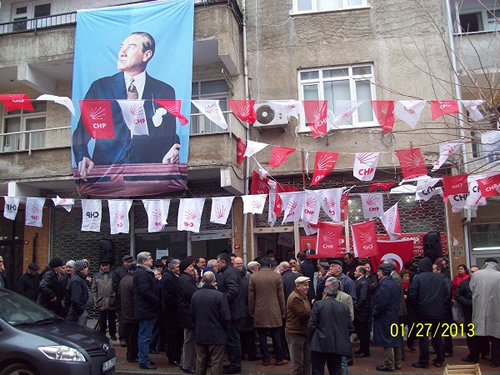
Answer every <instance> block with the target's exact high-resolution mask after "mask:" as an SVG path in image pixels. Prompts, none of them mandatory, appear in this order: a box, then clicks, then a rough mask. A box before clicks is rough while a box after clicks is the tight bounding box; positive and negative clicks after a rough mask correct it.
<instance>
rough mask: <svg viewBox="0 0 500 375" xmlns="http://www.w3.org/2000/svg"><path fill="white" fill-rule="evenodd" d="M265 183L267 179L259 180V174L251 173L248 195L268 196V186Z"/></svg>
mask: <svg viewBox="0 0 500 375" xmlns="http://www.w3.org/2000/svg"><path fill="white" fill-rule="evenodd" d="M267 181H269V178H267V177H266V178H260V175H259V173H258V172H256V171H253V173H252V186H251V189H250V194H269V185H268V184H267Z"/></svg>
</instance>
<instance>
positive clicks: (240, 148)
mask: <svg viewBox="0 0 500 375" xmlns="http://www.w3.org/2000/svg"><path fill="white" fill-rule="evenodd" d="M246 150H247V146H246V144H245V142H243V139H241V138H239V137H238V144H237V146H236V155H237V157H236V160H237V162H238V164H241V163H243V161H244V160H245V151H246Z"/></svg>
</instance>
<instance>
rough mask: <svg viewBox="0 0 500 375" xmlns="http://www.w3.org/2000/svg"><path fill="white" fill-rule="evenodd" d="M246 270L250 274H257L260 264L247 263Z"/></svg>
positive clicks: (253, 261)
mask: <svg viewBox="0 0 500 375" xmlns="http://www.w3.org/2000/svg"><path fill="white" fill-rule="evenodd" d="M247 270H248V272H249V273H250V274H252V273H255V272H257V271H258V270H260V263H259V262H257V261H256V260H252V261H251V262H248V264H247Z"/></svg>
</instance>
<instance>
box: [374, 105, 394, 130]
mask: <svg viewBox="0 0 500 375" xmlns="http://www.w3.org/2000/svg"><path fill="white" fill-rule="evenodd" d="M372 108H373V112H375V116H377V121H378V123H379V125H380V126H381V127H382V131H383V132H384V133H390V132H392V128H393V127H394V101H393V100H372Z"/></svg>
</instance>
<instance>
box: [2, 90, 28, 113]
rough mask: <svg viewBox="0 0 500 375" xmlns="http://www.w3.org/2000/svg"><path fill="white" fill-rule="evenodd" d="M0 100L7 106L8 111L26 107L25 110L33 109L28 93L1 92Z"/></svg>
mask: <svg viewBox="0 0 500 375" xmlns="http://www.w3.org/2000/svg"><path fill="white" fill-rule="evenodd" d="M0 102H2V104H3V105H4V106H5V109H6V110H7V112H10V111H14V110H16V109H24V110H25V111H33V110H34V108H33V104H31V101H30V99H29V97H28V95H27V94H1V95H0Z"/></svg>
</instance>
